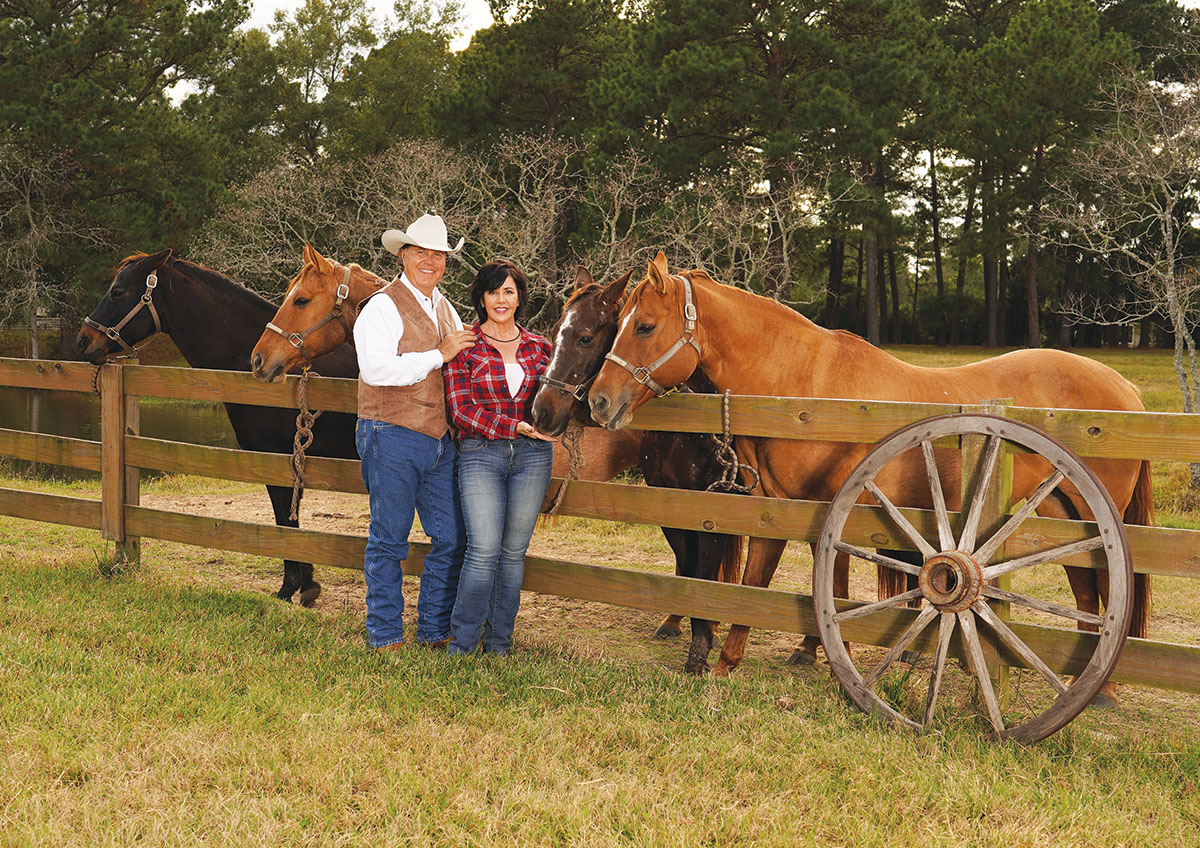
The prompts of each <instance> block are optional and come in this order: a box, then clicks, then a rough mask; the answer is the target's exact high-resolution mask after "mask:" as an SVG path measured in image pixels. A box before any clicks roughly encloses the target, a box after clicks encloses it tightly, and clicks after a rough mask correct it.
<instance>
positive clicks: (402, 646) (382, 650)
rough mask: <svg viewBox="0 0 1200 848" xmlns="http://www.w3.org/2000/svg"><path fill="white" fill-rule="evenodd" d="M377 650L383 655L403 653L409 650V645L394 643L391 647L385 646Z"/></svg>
mask: <svg viewBox="0 0 1200 848" xmlns="http://www.w3.org/2000/svg"><path fill="white" fill-rule="evenodd" d="M375 650H376V651H378V652H379V653H381V654H383V653H388V652H396V653H399V652H401V651H407V650H408V643H407V642H393V643H392V644H390V645H384V646H383V647H382V648H376V649H375Z"/></svg>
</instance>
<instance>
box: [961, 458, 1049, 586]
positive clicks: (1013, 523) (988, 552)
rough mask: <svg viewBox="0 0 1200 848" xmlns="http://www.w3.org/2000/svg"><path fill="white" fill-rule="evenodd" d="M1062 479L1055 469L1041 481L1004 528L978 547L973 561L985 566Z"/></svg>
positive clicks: (1005, 523)
mask: <svg viewBox="0 0 1200 848" xmlns="http://www.w3.org/2000/svg"><path fill="white" fill-rule="evenodd" d="M1064 477H1065V475H1064V474H1063V473H1062V472H1061V471H1059V470H1058V469H1055V470H1054V473H1053V474H1051V475H1050V476H1049V477H1047V478H1046V479H1045V480H1043V481H1042V484H1041V485H1040V486H1038V488H1037V491H1036V492H1034V493H1033V494H1032V495H1030V496H1029V497H1028V498H1026V499H1025V503H1024V504H1022V505H1021V508H1020V509H1018V510H1017V511H1016V512H1014V513H1013V514H1012V516H1011V517H1010V518H1009V519H1008V521H1006V522H1004V526H1003V527H1001V528H1000V529H999V530H997V531H996V532H995V533H993V534H992V538H990V539H988V540H987V541H986V542H985V543H984V544H983V545H981V546H980V548H979V550H977V551H976V552H975V561H976V562H978V563H982V564H986V563H987V562H988V560H990V559H991V558H992V557H993V556H995V554H996V551H998V550H1000V546H1001V545H1003V544H1004V543H1005V542H1006V541H1007V540H1008V537H1009V536H1011V535H1012V534H1013V532H1014V531H1015V530H1016V529H1017V528H1018V527H1020V526H1021V522H1022V521H1024V520H1025V519H1026V518H1028V517H1029V516H1030V515H1032V514H1033V511H1034V510H1035V509H1037V508H1038V507H1039V506H1041V505H1042V501H1044V500H1046V498H1047V497H1049V496H1050V493H1051V492H1053V491H1054V489H1055V488H1056V487H1057V486H1058V484H1059V483H1061V482H1062V481H1063V479H1064Z"/></svg>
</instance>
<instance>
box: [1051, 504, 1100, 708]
mask: <svg viewBox="0 0 1200 848" xmlns="http://www.w3.org/2000/svg"><path fill="white" fill-rule="evenodd" d="M1037 513H1038V515H1042V516H1046V517H1048V518H1067V519H1071V520H1074V521H1079V520H1080V513H1079V510H1078V509H1077V508H1076V507H1075V504H1073V503H1072V502H1071V500H1070V498H1068V497H1067V496H1066V495H1065V494H1063V493H1062V492H1060V491H1057V490H1056V491H1054V492H1053V493H1051V495H1050V497H1048V498H1046V500H1045V501H1043V502H1042V505H1041V506H1040V507H1038V509H1037ZM1063 571H1065V572H1066V573H1067V583H1068V584H1070V586H1071V594H1073V595H1074V596H1075V607H1076V609H1078V610H1080V611H1082V612H1090V613H1092V614H1094V615H1099V614H1100V604H1101V602H1103V604H1104V606H1105V607H1107V606H1108V575H1107V574H1102V573H1101V572H1099V571H1096V570H1095V569H1092V568H1079V567H1077V566H1071V565H1064V566H1063ZM1077 627H1078V629H1080V630H1087V631H1090V632H1092V633H1095V632H1096V630H1097V629H1098V628H1097V627H1096V625H1094V624H1085V623H1084V622H1082V621H1081V622H1079V623H1078V625H1077ZM1117 703H1118V701H1117V687H1116V684H1115V683H1112V682H1110V681H1107V680H1106V681H1105V682H1104V685H1103V686H1101V687H1100V691H1099V692H1097V693H1096V694H1095V696H1093V698H1092V703H1091V706H1093V707H1098V708H1101V709H1111V708H1113V707H1116V706H1117Z"/></svg>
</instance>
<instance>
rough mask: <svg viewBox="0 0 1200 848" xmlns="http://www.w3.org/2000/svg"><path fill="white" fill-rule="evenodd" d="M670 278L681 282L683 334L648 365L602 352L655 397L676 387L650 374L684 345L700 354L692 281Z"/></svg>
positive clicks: (674, 276) (674, 275)
mask: <svg viewBox="0 0 1200 848" xmlns="http://www.w3.org/2000/svg"><path fill="white" fill-rule="evenodd" d="M671 279H673V280H678V281H679V282H681V283H683V335H681V336H680V337H679V340H678V341H676V342H675V344H673V345H671V347H670V348H669V349H668V350H667V352H666V353H664V354H663V355H662V356H660V357H659V358H658V359H656V360H654V362H652V363H650V364H649V365H631V364H630V363H628V362H626V361H625V360H624V359H622V358H621V357H619V356H617V355H616V354H615V353H613V352H612V351H609V352H608V353H606V354H604V358H605V359H610V360H612V361H613V362H615V363H617V364H618V365H620V366H621V367H622V368H624V369H625V370H626V371H628V372H629V373H630V374H632V375H633V379H634V381H635V382H638V383H641V384H642V385H643V386H645V387H646V388H648V389H649V390H650V391H652V392H654V396H655V397H662V396H663V395H666V394H670V393H671V392H673V391H675V388H676V387H671V388H669V389H664V388H663V387H662V386H661V385H659V384H658V383H657V382H655V380H654V378H653V377H652V376H651V375H652V374H653V373H654V372H655V371H657V370H658V369H659V368H661V367H663V366H664V365H666V364H667V362H668V361H670V359H671V357H673V356H674V355H675V354H677V353H678V352H679V351H680V350H682V349H683V347H684V346H685V345H689V344H690V345H691V346H692V347H694V348H695V349H696V355H697V356H699V355H700V345H699V344H698V343H697V342H696V335H695V331H696V304H695V303H694V302H693V301H692V283H691V281H690V280H688V278H687V277H683V276H680V275H677V274H672V275H671Z"/></svg>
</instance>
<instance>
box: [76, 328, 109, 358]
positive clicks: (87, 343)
mask: <svg viewBox="0 0 1200 848" xmlns="http://www.w3.org/2000/svg"><path fill="white" fill-rule="evenodd" d="M75 347H76V348H77V349H78V350H79V355H80V356H81V357H82V358H83V359H84V360H86V361H88V362H90V363H92V364H93V365H103V364H104V363H105V362H107V361H108V354H109V347H110V345H109V341H108V337H107V336H105V335H104V334H103V333H100V332H98V331H96V330H94V329H93V328H91V327H88V326H86V325H85V326H83V327H81V328H80V329H79V332H78V333H77V334H76V335H75Z"/></svg>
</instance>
